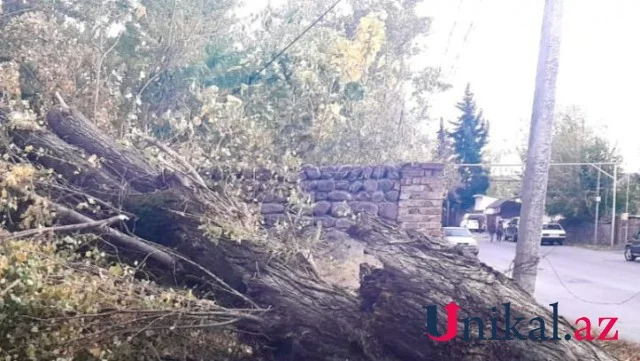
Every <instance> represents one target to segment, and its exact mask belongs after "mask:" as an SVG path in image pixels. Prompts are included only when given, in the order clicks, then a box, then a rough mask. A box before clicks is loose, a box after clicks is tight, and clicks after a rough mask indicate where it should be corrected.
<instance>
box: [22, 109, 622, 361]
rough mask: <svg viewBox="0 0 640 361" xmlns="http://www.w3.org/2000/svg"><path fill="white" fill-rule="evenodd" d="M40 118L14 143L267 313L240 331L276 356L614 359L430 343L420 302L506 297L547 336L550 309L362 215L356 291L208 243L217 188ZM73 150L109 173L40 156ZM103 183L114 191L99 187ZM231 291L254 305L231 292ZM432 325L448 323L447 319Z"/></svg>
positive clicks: (464, 308) (230, 245)
mask: <svg viewBox="0 0 640 361" xmlns="http://www.w3.org/2000/svg"><path fill="white" fill-rule="evenodd" d="M47 121H48V123H49V125H50V128H51V129H52V130H53V132H54V133H55V135H54V133H51V132H49V131H47V130H37V131H35V132H37V133H34V136H30V135H29V133H28V132H29V130H19V131H18V130H13V131H10V135H11V136H12V137H13V138H14V140H15V141H16V143H18V144H20V145H21V146H25V145H27V144H33V145H34V147H43V148H45V149H46V150H47V151H49V152H50V153H49V154H50V157H49V158H46V157H36V158H34V159H33V160H34V161H35V162H40V163H41V164H43V165H46V166H48V167H52V168H54V169H55V170H56V171H58V172H60V173H61V174H63V175H64V177H65V178H66V179H67V181H68V182H70V183H71V184H73V185H74V186H75V187H78V188H79V189H81V190H83V191H84V192H86V193H89V194H92V195H96V196H100V197H102V198H101V199H102V201H105V202H111V203H112V204H114V205H115V206H116V207H122V209H124V210H125V211H127V212H129V213H132V214H135V215H136V216H137V217H138V218H137V220H136V224H135V233H136V235H137V236H139V237H141V238H145V239H148V240H150V241H153V242H156V243H158V244H161V245H164V246H167V247H171V248H173V249H174V250H175V251H176V252H177V253H178V254H179V255H181V257H184V258H183V261H185V260H188V262H187V261H185V262H183V263H184V264H183V266H184V267H185V269H186V271H185V272H191V273H192V274H193V275H195V276H197V277H201V278H202V277H207V272H209V275H210V276H214V277H217V278H220V279H222V280H223V281H224V282H225V283H226V284H228V285H230V286H231V287H232V288H233V290H235V292H236V295H234V296H233V297H223V296H222V294H219V295H218V296H220V297H219V300H220V302H221V303H224V304H225V306H240V305H241V306H243V307H248V306H249V307H251V306H253V307H256V306H259V307H262V308H265V309H266V308H271V310H269V312H267V313H265V314H264V316H263V318H264V321H263V322H261V323H256V322H249V321H247V322H244V323H241V324H240V325H239V327H240V328H241V329H242V330H243V331H248V333H250V334H254V335H255V334H258V335H262V336H255V338H257V339H258V340H259V341H261V342H262V343H263V344H266V345H270V346H272V347H276V349H277V350H278V351H276V352H275V353H274V354H276V355H279V356H276V357H277V358H278V359H281V360H285V359H288V360H294V359H295V360H311V361H314V360H318V361H320V360H352V361H356V360H363V361H364V360H367V361H383V360H384V361H393V360H398V361H399V360H404V361H414V360H452V361H455V360H505V361H506V360H509V361H511V360H532V361H534V360H535V361H538V360H576V361H577V360H614V358H613V357H611V356H609V355H607V354H606V353H605V352H604V351H602V350H601V349H599V348H597V347H596V346H595V345H593V344H592V343H588V342H577V341H570V342H568V341H546V342H537V341H531V340H524V341H461V340H454V341H451V342H442V343H437V342H434V341H431V340H430V339H429V338H427V337H426V336H425V320H426V319H425V310H424V306H426V305H438V307H439V308H441V307H442V306H445V305H447V304H448V303H449V302H451V301H455V302H456V303H457V304H458V305H459V306H460V307H461V310H460V317H461V318H462V317H466V315H469V316H473V317H479V318H481V319H483V320H484V321H485V325H486V324H488V323H489V320H490V319H491V318H493V317H498V318H499V319H500V320H504V311H503V310H502V307H501V305H502V304H503V303H506V302H511V311H512V317H525V318H526V320H527V321H528V320H529V319H531V318H534V317H537V316H542V317H544V318H545V320H546V321H547V325H546V327H547V330H546V332H547V335H548V336H552V335H551V330H552V324H551V322H552V321H551V320H552V315H551V313H550V310H551V309H550V308H549V307H547V308H544V307H541V306H539V305H538V304H537V303H536V302H535V300H534V299H533V298H532V297H531V296H529V295H528V294H527V293H526V292H524V291H523V290H522V289H521V288H520V287H518V286H517V285H516V284H515V283H514V282H513V281H512V280H511V279H509V278H507V277H506V276H504V275H503V274H501V273H499V272H497V271H495V270H493V269H492V268H490V267H488V266H486V265H483V264H481V263H480V262H479V261H478V260H477V259H475V258H470V257H467V256H464V255H460V254H458V253H456V252H454V251H452V250H450V249H449V248H447V247H446V246H445V245H444V244H443V243H441V242H440V241H439V240H432V239H429V238H427V237H426V236H423V235H421V234H418V233H405V232H401V231H399V230H397V229H396V228H394V227H393V226H390V225H386V224H383V223H381V222H379V221H376V220H371V219H366V218H365V219H364V220H363V222H362V223H360V224H358V225H356V226H354V227H352V228H351V229H349V231H348V232H347V233H337V234H336V235H335V236H336V237H342V238H345V239H346V238H351V239H352V240H355V241H357V242H360V243H361V244H363V245H364V246H365V248H366V250H367V252H368V253H369V254H370V255H371V256H373V257H375V258H377V259H378V260H379V261H380V263H381V264H382V267H374V266H371V265H367V264H363V265H361V287H360V289H359V294H354V293H351V292H349V291H347V290H344V289H340V288H338V287H334V286H331V285H330V284H328V283H327V282H324V281H322V280H319V279H317V277H315V276H314V275H313V273H311V272H308V271H307V269H308V268H309V264H308V263H307V262H306V261H305V260H304V259H302V258H301V259H300V260H298V261H297V262H296V263H290V264H287V265H285V264H283V263H281V262H277V261H275V260H273V255H272V254H271V253H270V252H269V249H268V248H267V247H265V246H264V245H263V243H261V242H254V241H252V240H247V241H243V242H240V243H238V242H234V241H230V240H224V239H221V240H219V241H218V242H212V240H211V239H209V238H207V237H206V236H205V235H204V234H203V232H202V230H201V229H200V228H199V227H200V226H201V222H202V217H207V216H208V215H209V214H210V213H211V212H215V211H216V201H217V200H218V199H217V198H216V195H215V194H213V192H210V191H208V190H205V189H200V188H192V187H185V186H184V184H183V183H170V182H165V181H162V180H161V177H159V174H160V173H161V172H159V171H156V170H155V169H153V168H152V167H151V166H149V165H148V164H147V163H146V162H145V161H144V159H143V157H142V156H140V155H139V154H137V153H136V152H135V151H134V150H125V149H124V148H123V147H121V146H119V145H118V144H116V143H115V142H114V141H112V140H110V139H109V138H108V137H107V136H106V135H105V134H103V133H101V132H100V131H99V130H98V129H97V128H95V127H94V126H93V125H92V124H91V123H90V122H89V121H87V120H86V119H85V118H84V117H82V116H79V115H78V113H76V112H75V111H67V110H65V109H62V108H56V109H53V110H52V111H51V112H49V114H48V116H47ZM63 139H64V141H63ZM79 149H83V150H85V151H86V152H87V153H90V154H95V155H97V156H99V157H102V158H104V159H105V160H107V165H106V166H103V167H98V168H95V167H94V168H92V169H93V172H94V173H93V175H92V177H90V179H89V180H88V179H87V177H74V176H73V172H71V173H70V172H69V170H68V169H67V167H68V166H67V165H65V164H63V163H59V162H53V161H49V160H47V159H50V158H58V157H60V156H64V157H67V158H63V159H69V160H71V161H72V162H74V163H76V164H78V165H80V166H82V167H84V166H88V164H86V161H85V160H84V159H83V158H82V157H78V156H76V157H73V156H72V154H73V153H74V152H75V153H77V151H78V150H79ZM72 150H73V151H72ZM122 185H126V186H127V187H130V188H131V189H130V190H129V191H128V193H127V197H122V194H121V193H118V192H114V191H113V188H114V187H118V186H120V187H122ZM101 187H104V188H105V189H108V190H109V191H107V192H105V191H102V190H100V189H101ZM189 262H194V263H197V264H199V265H200V266H202V267H203V268H204V269H205V270H202V269H198V268H197V267H193V266H192V265H191V264H190V263H189ZM171 272H172V270H167V273H171ZM181 276H182V277H185V275H184V274H182V275H181ZM192 278H193V277H192ZM228 291H229V292H231V291H230V290H228ZM237 293H241V294H242V295H244V296H245V297H246V298H248V299H250V300H251V301H252V302H249V301H247V299H244V298H239V297H235V296H237ZM252 303H253V304H252ZM492 307H497V308H498V312H497V313H494V312H492ZM525 322H526V321H525ZM460 325H462V323H460ZM522 326H524V327H519V330H520V332H521V333H522V334H524V335H527V332H528V330H529V329H532V328H536V327H537V325H536V326H529V325H526V324H525V325H522ZM438 327H439V330H444V328H445V327H446V319H445V318H444V317H442V316H441V317H439V320H438ZM503 327H504V321H499V322H498V328H499V330H498V335H499V336H500V335H503V334H504V329H503ZM558 328H559V335H560V337H564V335H565V334H573V328H572V326H571V325H570V324H569V323H567V322H566V321H565V320H564V319H562V318H561V319H560V320H559V325H558ZM460 329H461V327H460ZM485 335H490V331H488V330H487V331H486V332H485ZM255 338H254V340H255Z"/></svg>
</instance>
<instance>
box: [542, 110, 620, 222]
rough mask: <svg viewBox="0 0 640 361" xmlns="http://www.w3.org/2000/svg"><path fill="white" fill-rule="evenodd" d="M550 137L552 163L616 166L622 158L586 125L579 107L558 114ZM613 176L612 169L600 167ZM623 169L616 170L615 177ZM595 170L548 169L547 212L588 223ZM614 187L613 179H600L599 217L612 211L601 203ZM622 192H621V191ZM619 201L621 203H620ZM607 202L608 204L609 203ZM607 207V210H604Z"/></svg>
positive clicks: (584, 167)
mask: <svg viewBox="0 0 640 361" xmlns="http://www.w3.org/2000/svg"><path fill="white" fill-rule="evenodd" d="M558 119H559V120H560V121H559V122H556V126H555V129H554V134H553V142H552V152H551V162H552V163H617V164H620V163H621V162H622V157H621V156H620V154H619V153H618V151H617V149H616V148H615V147H614V146H613V145H612V144H610V142H609V141H608V140H607V139H605V138H604V137H602V136H601V135H599V134H598V133H597V131H596V130H595V129H593V128H591V127H589V126H587V124H586V117H585V115H584V114H583V113H582V112H581V111H580V109H578V108H570V109H567V110H565V111H564V112H562V113H560V114H559V115H558ZM599 167H600V168H601V169H602V170H604V171H605V172H607V173H609V174H613V166H611V165H600V166H599ZM622 172H623V170H622V169H621V168H620V167H618V174H621V173H622ZM597 182H598V170H597V169H596V168H594V167H593V166H589V165H584V166H553V167H551V169H550V170H549V183H548V186H547V200H546V211H547V213H548V214H550V215H560V216H562V217H564V218H565V220H566V221H568V222H589V221H593V218H594V216H595V197H596V196H597V193H596V189H597ZM612 187H613V180H612V179H611V178H610V177H608V176H606V175H604V174H601V176H600V190H601V192H600V195H601V197H602V202H601V203H600V214H601V215H605V214H606V213H609V214H610V212H611V209H610V204H609V205H607V204H605V202H604V198H605V197H604V194H605V193H606V192H607V189H608V190H611V189H612ZM621 191H622V190H621ZM616 200H617V202H618V204H617V207H616V208H617V210H618V211H620V210H622V209H623V207H624V194H623V192H619V193H618V197H617V199H616ZM621 201H622V204H621ZM609 203H610V202H609ZM607 207H608V209H607Z"/></svg>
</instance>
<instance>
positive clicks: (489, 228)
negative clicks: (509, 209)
mask: <svg viewBox="0 0 640 361" xmlns="http://www.w3.org/2000/svg"><path fill="white" fill-rule="evenodd" d="M487 231H488V232H489V240H490V241H491V242H493V238H494V237H495V235H496V224H495V222H487Z"/></svg>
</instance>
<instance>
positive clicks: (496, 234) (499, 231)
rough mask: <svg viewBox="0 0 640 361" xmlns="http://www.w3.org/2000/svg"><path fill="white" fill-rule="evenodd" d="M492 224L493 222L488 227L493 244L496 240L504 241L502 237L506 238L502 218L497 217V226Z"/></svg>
mask: <svg viewBox="0 0 640 361" xmlns="http://www.w3.org/2000/svg"><path fill="white" fill-rule="evenodd" d="M491 223H492V222H489V224H488V225H487V226H488V227H487V228H488V229H487V230H488V231H489V236H491V242H493V239H494V238H496V239H497V240H498V241H502V237H503V236H504V223H503V220H502V219H500V217H497V218H496V222H495V224H491Z"/></svg>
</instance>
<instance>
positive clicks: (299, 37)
mask: <svg viewBox="0 0 640 361" xmlns="http://www.w3.org/2000/svg"><path fill="white" fill-rule="evenodd" d="M341 1H342V0H336V2H334V3H333V5H331V6H330V7H329V8H328V9H327V10H326V11H325V12H324V13H322V15H320V16H319V17H318V18H317V19H316V20H315V21H314V22H313V23H311V25H309V26H308V27H307V28H306V29H304V30H303V31H302V32H301V33H300V34H299V35H298V36H296V37H295V38H294V39H293V40H292V41H291V42H290V43H289V44H287V46H285V47H284V48H283V49H282V50H280V52H278V53H277V54H276V55H275V56H274V57H273V58H271V60H269V62H268V63H267V64H265V65H264V66H263V67H262V68H260V70H258V71H256V72H255V73H253V75H251V77H250V78H249V83H251V82H252V81H253V79H254V78H255V77H256V76H258V75H259V74H260V73H262V72H263V71H264V70H265V69H266V68H268V67H269V66H270V65H271V64H273V62H274V61H276V59H278V58H279V57H280V56H282V54H284V53H285V52H286V51H287V50H289V48H290V47H292V46H293V44H295V43H296V42H297V41H298V40H300V39H301V38H302V37H303V36H304V35H305V34H306V33H307V32H309V30H311V29H312V28H313V27H314V26H316V25H317V24H318V23H319V22H320V21H322V19H324V17H325V16H327V14H329V12H331V10H333V9H334V8H335V7H336V6H338V4H339V3H340V2H341Z"/></svg>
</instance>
